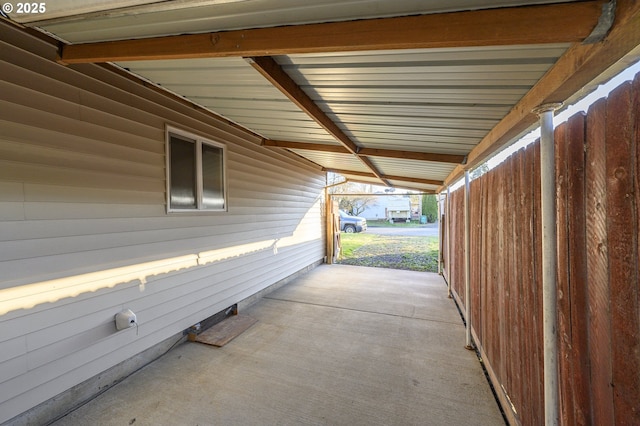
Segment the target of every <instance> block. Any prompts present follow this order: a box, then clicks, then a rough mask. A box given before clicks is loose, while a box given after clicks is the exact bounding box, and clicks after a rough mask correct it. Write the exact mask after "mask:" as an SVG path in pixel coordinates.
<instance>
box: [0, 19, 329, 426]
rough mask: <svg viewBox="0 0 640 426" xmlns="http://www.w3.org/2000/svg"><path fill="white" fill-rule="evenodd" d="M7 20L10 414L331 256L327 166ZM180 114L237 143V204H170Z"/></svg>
mask: <svg viewBox="0 0 640 426" xmlns="http://www.w3.org/2000/svg"><path fill="white" fill-rule="evenodd" d="M0 34H2V37H1V42H0V43H1V45H0V75H1V76H2V77H1V81H0V423H2V422H3V421H6V420H8V419H10V418H12V417H14V416H16V415H18V414H20V413H22V412H23V411H25V410H27V409H29V408H31V407H33V406H35V405H37V404H39V403H41V402H43V401H46V400H47V399H49V398H51V397H53V396H55V395H57V394H58V393H60V392H63V391H65V390H67V389H68V388H70V387H72V386H74V385H76V384H78V383H80V382H82V381H84V380H86V379H88V378H91V377H93V376H94V375H96V374H99V373H100V372H102V371H104V370H106V369H107V368H109V367H111V366H113V365H116V364H118V363H119V362H121V361H123V360H126V359H128V358H130V357H132V356H134V355H136V354H138V353H139V352H141V351H143V350H145V349H147V348H149V347H151V346H153V345H154V344H157V343H159V342H161V341H163V340H164V339H167V338H168V337H170V336H172V335H175V334H176V333H179V332H181V331H182V330H184V329H186V328H188V327H189V326H191V325H193V324H195V323H196V322H198V321H200V320H202V319H204V318H206V317H208V316H210V315H212V314H214V313H216V312H218V311H220V310H221V309H224V308H226V307H228V306H230V305H232V304H234V303H237V302H239V301H240V300H242V299H244V298H246V297H249V296H251V295H252V294H254V293H256V292H258V291H260V290H262V289H264V288H265V287H267V286H269V285H271V284H274V283H276V282H278V281H280V280H282V279H284V278H286V277H287V276H290V275H291V274H294V273H296V272H297V271H300V270H302V269H304V268H306V267H308V266H309V265H312V264H314V263H315V262H318V261H319V260H321V259H322V258H323V256H324V239H323V236H324V229H323V226H324V225H323V224H324V221H323V217H322V215H323V213H324V208H323V205H322V203H323V186H324V183H325V180H324V174H323V173H322V171H321V170H320V168H319V167H316V166H314V165H312V164H310V163H307V162H305V161H303V160H301V159H299V158H298V157H296V156H295V155H293V154H290V153H285V152H280V151H273V150H269V149H266V148H263V147H261V146H260V145H259V143H260V140H259V138H257V137H255V136H251V135H250V134H248V133H247V132H245V131H243V130H241V129H239V128H237V127H236V126H234V125H231V124H228V123H226V122H224V121H222V120H217V119H215V118H214V117H212V116H211V115H210V114H206V113H204V112H202V111H199V110H197V109H195V108H194V107H192V106H189V105H187V104H185V103H183V102H179V101H177V100H174V99H171V98H168V97H166V96H164V95H162V94H160V93H159V92H158V91H156V90H152V89H149V88H146V87H144V86H143V85H142V84H140V83H138V82H134V81H132V80H131V79H129V78H126V77H123V76H121V75H118V74H115V73H112V72H111V71H109V70H108V69H106V68H104V67H102V66H99V65H82V66H71V67H65V66H62V65H58V64H56V63H55V62H54V61H53V59H54V58H55V49H54V48H53V47H51V46H50V45H48V44H46V43H44V42H42V41H39V40H36V39H35V38H34V39H31V38H28V39H27V38H24V37H23V36H22V35H20V34H18V33H17V31H15V30H13V29H9V27H8V26H6V25H0ZM18 46H20V47H18ZM34 52H35V53H34ZM167 125H169V126H173V127H176V128H180V129H184V130H187V131H189V132H193V133H196V134H198V135H201V136H202V137H204V138H207V139H211V140H215V141H219V142H220V143H223V144H225V145H226V147H227V164H226V167H227V174H226V178H227V189H228V198H227V202H228V211H227V212H193V213H181V214H179V215H175V214H174V215H171V214H167V212H166V198H165V197H166V193H165V189H166V181H165V156H164V150H165V126H167ZM34 303H35V306H30V305H31V304H34ZM126 308H130V309H131V310H133V311H134V312H135V313H136V314H137V318H138V323H139V327H138V328H137V329H136V328H131V329H127V330H123V331H119V332H117V331H116V330H115V326H114V315H115V314H116V313H117V312H119V311H121V310H123V309H126Z"/></svg>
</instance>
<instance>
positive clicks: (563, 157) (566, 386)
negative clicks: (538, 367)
mask: <svg viewBox="0 0 640 426" xmlns="http://www.w3.org/2000/svg"><path fill="white" fill-rule="evenodd" d="M554 138H555V145H556V151H555V158H556V165H555V167H556V193H557V198H556V200H557V206H556V224H557V225H556V232H557V244H558V245H557V250H558V256H557V286H558V340H559V346H558V349H559V354H558V360H559V362H558V364H559V365H558V370H559V374H560V376H561V377H562V379H560V380H559V381H558V383H559V387H560V392H559V395H560V401H559V402H560V416H561V419H562V423H563V424H574V418H573V410H572V409H571V401H572V400H573V389H572V388H571V386H570V381H569V380H567V379H568V378H570V377H571V363H570V354H569V352H570V348H571V318H570V315H569V312H570V311H571V299H570V289H569V287H570V277H569V230H568V222H569V220H570V219H569V217H568V213H569V212H568V208H567V207H568V202H567V196H568V192H569V191H568V190H567V179H568V177H567V161H568V158H567V157H568V153H567V128H566V126H560V127H558V128H556V129H555V135H554Z"/></svg>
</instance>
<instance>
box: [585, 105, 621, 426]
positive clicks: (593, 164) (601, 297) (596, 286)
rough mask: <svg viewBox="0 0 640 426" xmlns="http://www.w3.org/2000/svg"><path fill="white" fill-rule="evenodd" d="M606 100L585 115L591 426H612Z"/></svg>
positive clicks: (593, 106)
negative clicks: (596, 425) (591, 349)
mask: <svg viewBox="0 0 640 426" xmlns="http://www.w3.org/2000/svg"><path fill="white" fill-rule="evenodd" d="M605 120H606V100H605V99H601V100H599V101H598V102H596V103H594V104H593V105H592V106H591V108H590V109H589V113H588V115H587V131H586V133H587V134H586V161H585V169H586V170H585V173H586V180H587V182H588V183H589V184H588V185H586V208H585V210H586V239H587V242H586V246H587V276H588V277H589V285H588V296H587V297H588V299H589V304H590V315H589V316H588V320H587V324H586V325H587V327H586V329H587V334H588V336H589V345H590V347H592V348H601V350H599V351H593V352H592V353H591V357H590V365H589V368H590V373H589V376H590V377H591V389H592V391H591V398H590V399H591V418H592V420H593V423H594V424H601V425H607V424H614V423H613V422H614V417H613V388H612V387H611V383H612V376H611V374H612V366H611V356H610V351H611V325H610V322H609V312H610V307H609V305H610V299H609V294H610V289H609V277H608V275H609V265H608V257H607V229H606V223H607V222H606V211H607V188H606V184H607V182H606V146H607V144H606V143H604V141H605V138H606V130H605Z"/></svg>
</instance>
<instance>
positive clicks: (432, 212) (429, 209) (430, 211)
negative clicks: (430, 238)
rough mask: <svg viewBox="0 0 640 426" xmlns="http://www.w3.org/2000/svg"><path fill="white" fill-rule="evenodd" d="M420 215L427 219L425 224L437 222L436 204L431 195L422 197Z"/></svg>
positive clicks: (434, 197)
mask: <svg viewBox="0 0 640 426" xmlns="http://www.w3.org/2000/svg"><path fill="white" fill-rule="evenodd" d="M422 215H423V216H426V217H427V222H429V223H434V222H436V221H437V220H438V202H437V201H436V196H435V195H433V194H429V195H423V196H422Z"/></svg>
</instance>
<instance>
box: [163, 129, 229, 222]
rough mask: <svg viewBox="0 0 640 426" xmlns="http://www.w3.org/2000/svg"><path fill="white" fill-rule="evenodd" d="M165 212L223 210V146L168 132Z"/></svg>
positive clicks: (224, 197) (224, 195)
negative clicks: (166, 205) (166, 210)
mask: <svg viewBox="0 0 640 426" xmlns="http://www.w3.org/2000/svg"><path fill="white" fill-rule="evenodd" d="M167 145H168V146H167V153H168V160H167V174H168V176H167V182H168V185H167V191H168V196H167V199H168V200H167V202H168V210H169V211H185V210H225V209H226V194H225V182H224V180H225V179H224V145H220V144H216V143H214V142H211V141H207V140H204V139H199V138H197V137H194V138H190V137H188V136H186V135H183V134H176V133H173V132H169V133H168V137H167Z"/></svg>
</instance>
